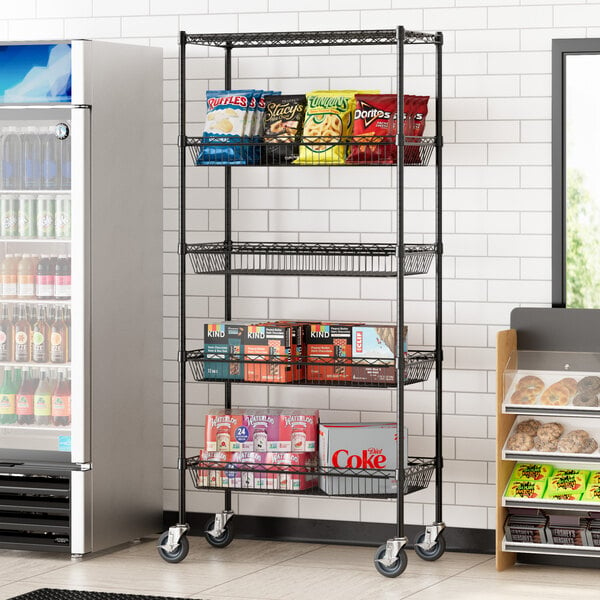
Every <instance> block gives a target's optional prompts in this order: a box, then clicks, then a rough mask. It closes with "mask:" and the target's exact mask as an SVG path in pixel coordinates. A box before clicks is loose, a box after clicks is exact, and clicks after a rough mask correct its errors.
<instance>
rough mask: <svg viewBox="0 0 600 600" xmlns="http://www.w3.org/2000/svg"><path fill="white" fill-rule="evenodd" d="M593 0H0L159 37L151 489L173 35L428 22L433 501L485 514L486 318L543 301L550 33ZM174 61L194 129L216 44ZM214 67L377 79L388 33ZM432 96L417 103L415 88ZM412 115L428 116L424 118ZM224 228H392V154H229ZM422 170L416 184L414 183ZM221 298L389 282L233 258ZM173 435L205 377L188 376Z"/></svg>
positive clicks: (369, 312) (381, 311)
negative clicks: (438, 222) (438, 110)
mask: <svg viewBox="0 0 600 600" xmlns="http://www.w3.org/2000/svg"><path fill="white" fill-rule="evenodd" d="M599 19H600V2H592V1H588V2H585V1H584V0H570V1H568V2H567V1H560V2H553V1H552V0H531V1H530V0H520V1H519V0H481V1H477V0H410V1H408V0H371V1H370V2H368V3H365V2H362V1H355V0H352V1H342V0H298V1H297V2H295V3H293V5H292V4H289V3H282V2H278V1H276V0H243V1H242V0H236V1H232V2H221V1H217V0H124V1H123V0H119V1H116V0H77V1H75V0H55V1H52V2H50V1H49V0H43V1H42V0H38V1H37V2H36V1H34V0H18V1H17V0H14V1H8V2H4V3H3V11H2V15H1V17H0V36H1V37H3V38H5V39H8V40H19V39H24V40H27V39H52V38H56V39H61V38H71V37H73V38H75V37H86V38H93V39H104V40H108V41H113V42H120V41H121V42H127V43H136V44H142V45H154V46H160V47H162V48H163V49H164V188H165V189H164V220H163V222H164V236H163V243H164V327H163V330H164V337H165V342H164V380H165V383H164V392H165V398H164V402H165V406H164V423H165V428H164V448H165V453H164V490H165V491H164V506H165V509H170V510H174V509H176V507H177V494H176V491H175V490H176V485H177V471H176V464H177V450H176V443H177V428H176V423H177V386H176V384H175V382H176V377H177V362H176V356H177V343H176V337H177V297H176V295H177V276H176V273H177V254H176V244H177V233H176V229H177V133H178V131H177V85H178V84H177V77H178V70H177V36H178V31H179V30H180V29H184V30H186V31H188V32H190V33H196V32H198V33H199V32H228V31H277V30H302V29H308V30H311V29H315V30H318V29H320V30H323V29H351V28H365V29H367V28H389V27H393V26H395V25H404V26H406V27H407V28H415V29H426V30H443V31H444V35H445V42H446V43H445V46H444V73H445V75H444V82H443V86H444V96H445V102H444V119H445V121H444V124H443V131H444V137H445V153H444V164H445V167H444V189H445V191H444V209H445V210H444V232H445V233H446V236H445V245H444V249H445V258H444V270H445V276H446V277H447V280H446V282H445V285H444V292H445V302H444V319H445V322H446V326H445V329H444V347H445V373H444V390H445V391H444V408H445V411H446V415H445V438H444V451H445V455H446V457H447V461H446V469H445V472H444V473H445V474H444V478H445V484H444V494H445V507H444V520H445V521H446V522H447V524H448V525H449V526H454V527H476V528H493V527H494V525H495V514H494V509H493V504H494V490H493V485H492V484H493V469H494V424H495V419H494V417H493V415H494V403H495V396H494V392H495V389H494V386H495V376H494V368H495V351H494V344H495V334H496V331H498V330H499V329H503V328H506V327H507V325H508V322H509V316H510V311H511V309H512V308H514V307H516V306H523V305H536V306H549V305H550V278H551V273H550V255H551V237H550V233H551V232H550V211H551V200H550V198H551V194H550V187H551V173H550V160H551V159H550V131H551V124H550V107H551V98H550V94H551V89H550V81H551V79H550V76H551V40H552V38H559V37H560V38H564V37H585V36H586V35H587V36H596V35H600V30H598V29H594V28H591V25H593V24H594V23H597V22H598V20H599ZM189 55H190V60H189V61H188V77H189V87H188V99H189V103H188V118H189V121H190V124H189V129H188V135H199V134H200V133H201V132H202V124H203V120H204V116H205V107H204V94H205V91H206V89H209V88H219V87H222V86H223V62H222V59H221V58H222V54H221V51H220V50H215V49H211V50H207V49H205V48H197V47H193V48H190V49H189ZM232 73H233V78H234V85H235V86H238V87H242V86H243V87H251V86H256V87H264V88H266V89H280V90H283V91H284V92H286V93H296V92H303V91H308V90H311V89H328V88H343V89H347V88H351V89H354V88H358V89H380V90H381V91H382V92H392V91H394V89H395V87H394V86H395V77H394V73H395V57H394V56H393V54H392V53H391V51H390V49H389V48H375V47H373V48H372V47H365V48H332V49H328V48H323V49H293V48H292V49H287V48H282V49H273V50H270V51H267V50H264V49H253V50H248V51H244V52H234V59H233V65H232ZM433 73H434V60H433V55H432V53H431V51H430V49H427V48H423V47H418V48H410V49H409V50H408V52H407V56H406V92H407V93H417V94H419V93H420V94H433V91H434V86H433V78H432V75H433ZM431 109H433V106H431ZM428 130H429V131H431V130H432V129H431V127H430V128H428ZM233 182H234V192H233V199H232V202H233V208H234V211H233V227H234V230H235V234H234V236H235V238H236V239H244V240H255V241H256V240H264V239H270V240H288V241H298V240H302V241H309V240H313V241H325V240H335V241H341V240H346V241H371V242H372V241H378V242H381V241H393V239H394V232H395V228H396V219H395V212H394V210H395V200H394V195H393V191H392V186H393V182H394V176H393V171H392V169H389V168H377V169H327V168H313V169H310V168H307V169H298V170H294V169H276V168H270V169H265V168H258V169H239V170H237V171H235V172H234V178H233ZM222 183H223V177H222V173H221V172H220V170H219V169H215V170H212V171H209V170H208V169H206V168H196V169H188V185H189V187H190V190H189V193H188V214H187V217H188V225H189V229H190V234H189V241H191V242H195V241H218V240H219V239H220V238H221V237H222V230H223V227H224V221H223V212H222V209H223V198H222V195H221V192H220V189H219V187H220V186H221V185H222ZM406 185H407V188H408V191H407V194H406V201H405V207H406V210H407V214H406V227H407V232H406V233H407V238H408V239H409V240H411V241H415V242H418V241H422V240H427V239H428V236H429V237H430V236H431V233H432V231H433V219H432V215H433V212H432V210H433V189H432V187H433V173H432V172H428V170H427V169H413V170H409V172H407V173H406ZM423 188H425V190H424V191H423ZM187 282H188V292H189V295H190V297H189V301H188V305H187V307H188V314H189V316H190V319H189V323H188V325H189V334H190V338H191V339H190V341H189V344H188V347H189V348H192V347H198V346H200V344H201V337H202V325H203V324H204V323H205V322H206V321H207V320H208V319H219V318H221V316H222V315H223V300H222V294H223V282H222V278H220V277H217V276H193V275H190V276H188V278H187ZM233 293H234V295H235V298H234V301H233V314H234V315H235V317H239V318H245V319H253V318H256V319H259V318H260V319H262V318H267V317H268V318H288V319H292V318H303V319H304V318H306V319H310V318H313V319H349V320H355V319H361V320H371V321H392V320H393V318H394V308H395V302H394V296H395V287H394V283H393V282H387V281H380V280H377V279H375V280H371V279H356V280H352V279H348V280H346V279H344V280H321V279H318V278H305V279H303V278H294V277H284V278H234V280H233ZM406 297H407V304H406V311H407V320H408V324H409V338H408V339H409V342H410V343H411V344H414V345H419V344H423V343H431V341H432V339H433V335H434V331H433V326H432V323H433V314H434V313H433V308H434V307H433V303H432V299H433V279H432V275H431V274H430V275H427V276H425V277H419V278H416V279H412V280H408V281H407V282H406ZM432 387H433V386H432V382H427V383H426V384H423V385H417V386H415V387H414V388H411V389H409V390H408V393H407V394H406V408H407V423H409V427H410V429H411V431H410V436H409V449H410V453H414V454H419V453H432V452H433V450H434V445H433V442H434V438H433V433H434V416H433V400H432V394H431V392H430V390H431V389H432ZM187 392H188V402H189V405H190V406H189V411H188V428H187V432H188V439H189V453H190V454H192V453H194V452H196V451H197V450H198V449H199V448H200V446H201V445H202V438H203V433H204V428H203V417H204V415H205V414H206V412H207V411H208V410H209V409H214V408H218V407H219V406H220V405H221V404H222V401H223V391H222V388H221V386H220V385H218V384H211V385H208V384H201V383H200V384H198V383H189V384H188V385H187ZM234 394H235V395H234V398H235V401H236V402H237V403H239V404H241V405H246V406H264V405H269V406H274V407H275V406H277V407H279V406H285V407H292V406H299V407H302V408H307V407H310V406H315V407H317V408H319V409H321V411H322V415H323V417H324V418H325V419H328V420H339V421H351V420H355V419H363V420H391V419H393V418H394V410H395V400H394V398H393V395H392V394H391V393H390V392H389V391H373V390H366V391H361V390H349V391H344V390H327V389H320V388H314V389H313V388H295V389H285V388H283V387H276V386H272V389H270V390H269V389H267V388H262V387H261V386H239V387H238V388H236V389H235V391H234ZM187 497H188V508H189V510H192V511H203V512H205V511H214V510H218V509H220V508H221V494H218V493H216V494H215V493H205V492H198V491H195V490H190V491H188V494H187ZM407 500H408V509H407V513H406V514H407V519H408V521H409V522H413V523H426V522H430V521H432V519H433V517H434V504H433V503H434V497H433V494H432V493H431V490H426V491H424V492H420V493H418V494H416V495H413V496H409V497H408V498H407ZM234 508H235V509H239V510H241V511H242V512H244V513H246V514H256V515H258V514H272V515H280V516H286V517H295V516H300V517H305V518H317V519H347V520H357V521H358V520H361V521H382V522H390V521H393V519H394V514H395V513H394V507H393V503H390V502H385V501H381V502H378V501H367V500H365V501H359V500H347V499H337V500H336V499H327V498H296V497H273V498H271V497H266V496H263V495H259V494H254V495H248V496H241V497H240V498H239V501H238V499H237V497H234Z"/></svg>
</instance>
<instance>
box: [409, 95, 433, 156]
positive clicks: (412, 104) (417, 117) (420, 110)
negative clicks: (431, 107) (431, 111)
mask: <svg viewBox="0 0 600 600" xmlns="http://www.w3.org/2000/svg"><path fill="white" fill-rule="evenodd" d="M428 102H429V96H412V97H411V100H410V101H409V102H407V100H406V98H405V100H404V111H405V113H406V117H407V118H406V121H405V128H404V135H406V136H413V137H421V136H422V135H423V131H424V130H425V121H426V117H427V103H428ZM408 141H409V142H410V141H416V140H408ZM404 164H405V165H419V164H421V153H420V148H419V146H406V147H405V148H404Z"/></svg>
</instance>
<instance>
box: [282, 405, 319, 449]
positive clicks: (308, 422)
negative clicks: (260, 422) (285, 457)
mask: <svg viewBox="0 0 600 600" xmlns="http://www.w3.org/2000/svg"><path fill="white" fill-rule="evenodd" d="M318 423H319V413H318V411H316V412H313V413H310V414H307V413H306V412H303V411H301V410H292V411H289V410H288V411H283V412H282V413H281V414H280V415H279V445H278V450H279V451H280V452H314V451H315V450H316V449H317V432H318Z"/></svg>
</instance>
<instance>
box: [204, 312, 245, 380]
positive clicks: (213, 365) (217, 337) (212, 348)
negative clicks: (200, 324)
mask: <svg viewBox="0 0 600 600" xmlns="http://www.w3.org/2000/svg"><path fill="white" fill-rule="evenodd" d="M245 327H246V326H245V325H236V324H233V323H207V324H206V325H204V356H205V358H206V359H207V360H206V361H205V362H204V379H244V363H243V362H235V361H233V362H232V361H231V360H230V359H231V358H238V359H239V358H241V357H242V353H243V349H242V341H243V337H244V330H245ZM211 359H216V360H217V361H218V362H211Z"/></svg>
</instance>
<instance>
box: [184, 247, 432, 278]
mask: <svg viewBox="0 0 600 600" xmlns="http://www.w3.org/2000/svg"><path fill="white" fill-rule="evenodd" d="M396 249H397V246H396V245H395V244H344V243H337V244H333V243H311V242H274V243H266V242H231V243H230V244H229V245H228V244H227V243H225V242H217V243H203V244H189V245H188V246H187V247H186V253H187V254H189V256H190V260H191V263H192V267H193V269H194V271H195V272H196V273H199V274H202V273H211V274H224V273H231V274H234V275H329V276H346V275H353V276H360V277H393V276H395V275H396V264H397V258H396ZM435 252H436V246H435V245H433V244H406V245H405V246H404V275H422V274H425V273H427V272H428V271H429V268H430V267H431V263H432V261H433V258H434V256H435ZM228 262H229V268H228V266H227V265H228Z"/></svg>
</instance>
